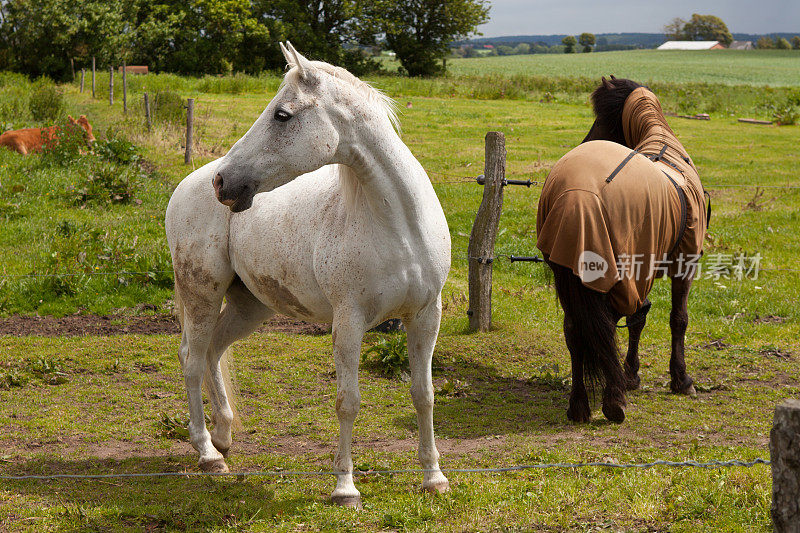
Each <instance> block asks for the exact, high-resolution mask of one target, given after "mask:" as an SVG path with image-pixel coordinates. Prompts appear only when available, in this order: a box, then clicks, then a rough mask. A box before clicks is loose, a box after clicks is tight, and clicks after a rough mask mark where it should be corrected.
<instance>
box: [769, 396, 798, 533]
mask: <svg viewBox="0 0 800 533" xmlns="http://www.w3.org/2000/svg"><path fill="white" fill-rule="evenodd" d="M769 453H770V456H771V462H772V509H771V513H772V527H773V531H775V533H790V532H791V533H798V532H800V400H786V401H784V402H783V403H782V404H780V405H778V406H777V407H776V408H775V417H774V418H773V422H772V431H770V435H769Z"/></svg>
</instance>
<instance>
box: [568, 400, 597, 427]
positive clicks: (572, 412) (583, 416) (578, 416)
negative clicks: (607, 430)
mask: <svg viewBox="0 0 800 533" xmlns="http://www.w3.org/2000/svg"><path fill="white" fill-rule="evenodd" d="M567 418H568V419H569V420H570V421H572V422H576V423H578V424H588V423H589V421H590V420H591V419H592V411H591V409H589V407H588V406H580V407H576V406H572V405H570V406H569V409H567Z"/></svg>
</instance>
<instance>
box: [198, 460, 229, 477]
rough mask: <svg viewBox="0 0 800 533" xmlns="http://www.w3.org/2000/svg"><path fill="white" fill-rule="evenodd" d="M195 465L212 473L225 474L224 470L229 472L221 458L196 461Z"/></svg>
mask: <svg viewBox="0 0 800 533" xmlns="http://www.w3.org/2000/svg"><path fill="white" fill-rule="evenodd" d="M197 466H199V467H200V470H202V471H203V472H211V473H212V474H225V473H226V472H230V470H228V465H227V464H225V461H224V460H223V459H212V460H211V461H201V462H199V463H197Z"/></svg>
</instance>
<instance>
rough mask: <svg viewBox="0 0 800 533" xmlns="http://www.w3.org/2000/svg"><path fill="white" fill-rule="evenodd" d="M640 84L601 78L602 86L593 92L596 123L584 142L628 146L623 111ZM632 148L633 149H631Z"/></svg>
mask: <svg viewBox="0 0 800 533" xmlns="http://www.w3.org/2000/svg"><path fill="white" fill-rule="evenodd" d="M639 87H641V85H639V84H638V83H636V82H634V81H631V80H626V79H622V78H615V77H614V76H611V79H608V80H607V79H606V78H605V77H603V78H601V80H600V85H599V86H598V87H597V88H596V89H595V90H594V92H592V97H591V98H592V107H593V108H594V114H595V117H596V118H595V121H594V124H592V129H590V130H589V133H588V134H587V135H586V137H585V138H584V139H583V141H582V142H588V141H612V142H615V143H619V144H621V145H623V146H627V143H626V142H625V131H624V129H623V127H622V110H623V108H624V107H625V100H626V99H627V98H628V96H629V95H630V94H631V93H632V92H633V91H634V90H636V89H637V88H639ZM629 148H632V147H629Z"/></svg>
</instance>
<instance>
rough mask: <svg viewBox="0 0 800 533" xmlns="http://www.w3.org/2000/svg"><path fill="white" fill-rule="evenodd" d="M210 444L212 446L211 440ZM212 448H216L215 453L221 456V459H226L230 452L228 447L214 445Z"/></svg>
mask: <svg viewBox="0 0 800 533" xmlns="http://www.w3.org/2000/svg"><path fill="white" fill-rule="evenodd" d="M211 444H214V441H213V440H212V441H211ZM214 448H216V449H217V451H218V452H219V453H221V454H222V457H226V458H227V457H228V453H229V452H230V451H231V447H230V446H228V447H227V448H226V447H224V446H217V445H216V444H214Z"/></svg>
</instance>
